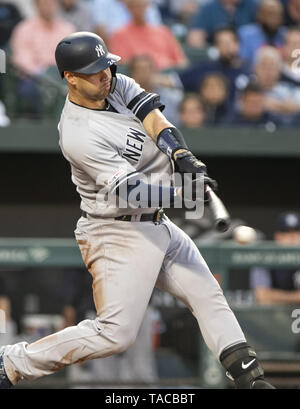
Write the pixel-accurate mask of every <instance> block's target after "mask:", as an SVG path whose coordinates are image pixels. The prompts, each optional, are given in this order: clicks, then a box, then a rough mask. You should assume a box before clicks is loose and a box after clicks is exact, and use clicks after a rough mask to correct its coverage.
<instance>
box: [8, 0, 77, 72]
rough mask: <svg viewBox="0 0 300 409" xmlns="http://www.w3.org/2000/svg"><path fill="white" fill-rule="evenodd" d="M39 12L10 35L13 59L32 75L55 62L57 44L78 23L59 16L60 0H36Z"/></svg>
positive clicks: (20, 24) (72, 30)
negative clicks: (71, 22)
mask: <svg viewBox="0 0 300 409" xmlns="http://www.w3.org/2000/svg"><path fill="white" fill-rule="evenodd" d="M35 4H36V7H37V13H38V16H37V17H34V18H32V19H26V20H24V21H22V22H21V23H19V24H18V25H17V26H16V28H15V30H14V31H13V34H12V38H11V48H12V62H13V63H14V64H15V65H16V66H17V67H19V68H20V69H21V70H22V71H24V72H25V73H27V74H30V75H38V74H40V73H41V72H42V71H43V70H45V69H46V68H48V67H50V66H52V65H55V58H54V53H55V48H56V46H57V43H58V42H59V41H60V40H61V39H62V38H63V37H65V36H67V35H69V34H70V33H72V32H74V31H76V29H75V27H74V26H73V25H72V24H70V23H68V22H65V21H63V20H61V19H59V18H57V11H58V2H57V0H35Z"/></svg>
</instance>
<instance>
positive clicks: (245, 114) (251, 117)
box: [225, 82, 279, 131]
mask: <svg viewBox="0 0 300 409" xmlns="http://www.w3.org/2000/svg"><path fill="white" fill-rule="evenodd" d="M239 102H240V103H239V105H238V109H236V110H235V111H234V112H233V113H232V114H231V115H230V116H229V117H228V118H226V121H225V122H226V123H227V124H228V125H230V126H232V125H234V126H236V125H237V126H248V127H249V126H251V127H264V128H265V129H266V130H268V131H274V130H275V129H276V127H277V126H278V125H279V121H278V118H276V117H275V118H274V117H273V116H272V114H270V113H269V112H268V111H267V110H266V108H265V95H264V90H263V89H262V87H261V86H260V85H259V84H257V83H256V82H250V83H249V84H248V85H247V86H246V88H245V89H244V90H243V92H242V95H241V98H240V101H239Z"/></svg>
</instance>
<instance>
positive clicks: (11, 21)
mask: <svg viewBox="0 0 300 409" xmlns="http://www.w3.org/2000/svg"><path fill="white" fill-rule="evenodd" d="M21 19H22V17H21V14H20V10H19V9H18V8H17V7H16V6H15V5H14V4H10V3H9V2H8V1H4V0H3V1H2V0H0V48H2V49H6V47H7V45H8V42H9V39H10V36H11V33H12V31H13V29H14V28H15V26H16V25H17V24H18V23H19V22H20V21H21Z"/></svg>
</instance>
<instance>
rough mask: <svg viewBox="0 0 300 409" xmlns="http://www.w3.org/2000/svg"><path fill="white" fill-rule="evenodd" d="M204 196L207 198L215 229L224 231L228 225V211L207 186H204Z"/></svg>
mask: <svg viewBox="0 0 300 409" xmlns="http://www.w3.org/2000/svg"><path fill="white" fill-rule="evenodd" d="M206 196H207V199H208V206H209V210H210V213H211V215H212V218H213V221H214V225H215V229H216V230H217V231H219V232H222V233H224V232H225V231H227V230H228V229H229V226H230V216H229V213H228V211H227V209H226V207H225V206H224V204H223V202H222V200H221V199H220V198H219V197H218V196H217V195H216V194H215V192H214V191H213V190H212V189H211V188H210V187H209V186H206Z"/></svg>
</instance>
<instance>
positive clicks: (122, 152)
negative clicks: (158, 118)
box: [58, 74, 173, 217]
mask: <svg viewBox="0 0 300 409" xmlns="http://www.w3.org/2000/svg"><path fill="white" fill-rule="evenodd" d="M107 102H108V105H107V108H106V109H104V110H95V109H88V108H84V107H81V106H78V105H76V104H74V103H72V102H70V100H69V99H68V98H67V99H66V103H65V106H64V109H63V112H62V116H61V120H60V123H59V125H58V129H59V134H60V146H61V149H62V152H63V154H64V156H65V158H66V159H67V160H68V161H69V162H70V164H71V169H72V180H73V182H74V183H75V185H76V186H77V191H78V193H79V194H80V196H81V199H82V202H81V209H82V210H84V211H86V212H87V213H88V214H90V215H91V216H102V217H116V216H120V215H122V214H137V213H145V212H149V213H152V212H153V211H154V210H155V209H153V208H152V209H151V208H148V209H138V210H136V209H132V208H127V209H124V208H121V209H120V208H117V207H116V206H115V205H114V203H110V202H109V201H107V200H105V199H106V194H107V192H108V191H110V190H111V189H112V188H113V186H115V185H116V183H117V182H118V181H119V180H121V179H122V180H124V179H126V175H131V176H132V175H134V174H136V173H137V172H138V173H141V174H143V175H145V176H146V177H147V176H148V177H149V178H150V176H151V183H153V184H155V183H158V182H159V178H160V177H161V175H162V174H164V175H169V176H170V177H171V175H172V173H173V166H172V162H171V160H170V159H169V158H168V157H167V156H166V155H165V154H164V153H162V152H161V151H160V150H159V149H158V148H157V146H156V144H155V142H154V141H153V140H152V138H151V137H150V136H149V135H148V134H147V133H146V131H145V129H144V127H143V125H142V122H141V121H142V120H143V119H144V118H145V116H146V115H147V114H148V113H149V112H150V111H152V110H153V109H155V108H160V109H163V107H164V106H163V105H162V104H161V102H160V100H159V96H158V95H157V94H152V93H147V92H145V90H143V89H142V88H141V87H140V86H139V85H138V84H137V83H136V82H135V81H134V80H133V79H131V78H129V77H127V76H125V75H121V74H117V83H116V87H115V90H114V92H113V93H111V94H110V95H109V97H108V98H107ZM163 182H164V181H163ZM165 182H166V180H165ZM169 183H171V181H170V180H169ZM162 184H163V183H162Z"/></svg>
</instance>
